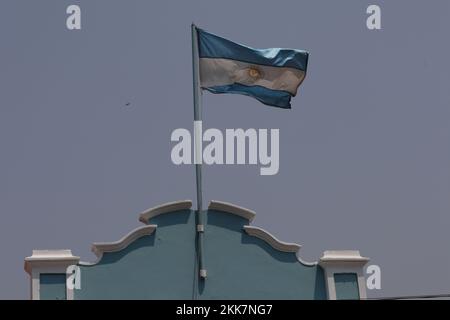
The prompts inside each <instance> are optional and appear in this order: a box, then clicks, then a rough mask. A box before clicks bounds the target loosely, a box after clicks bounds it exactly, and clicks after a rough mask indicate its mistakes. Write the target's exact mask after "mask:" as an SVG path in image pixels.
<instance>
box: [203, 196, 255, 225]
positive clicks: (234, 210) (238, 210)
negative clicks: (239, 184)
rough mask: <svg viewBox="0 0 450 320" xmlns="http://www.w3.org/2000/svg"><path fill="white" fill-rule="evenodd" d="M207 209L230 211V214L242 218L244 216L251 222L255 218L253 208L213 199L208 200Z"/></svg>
mask: <svg viewBox="0 0 450 320" xmlns="http://www.w3.org/2000/svg"><path fill="white" fill-rule="evenodd" d="M208 210H217V211H223V212H227V213H231V214H234V215H237V216H240V217H242V218H245V219H247V220H248V221H249V222H251V221H252V220H253V219H254V218H255V215H256V213H255V211H253V210H250V209H246V208H243V207H239V206H236V205H234V204H232V203H228V202H222V201H215V200H211V201H210V202H209V206H208Z"/></svg>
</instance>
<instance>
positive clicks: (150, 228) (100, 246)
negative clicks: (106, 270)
mask: <svg viewBox="0 0 450 320" xmlns="http://www.w3.org/2000/svg"><path fill="white" fill-rule="evenodd" d="M156 227H157V225H154V224H150V225H147V226H143V227H139V228H136V229H134V230H133V231H131V232H130V233H128V234H127V235H126V236H124V237H123V238H122V239H120V240H118V241H115V242H96V243H93V244H92V252H94V253H95V255H96V256H97V257H98V259H99V260H100V259H101V257H102V256H103V253H105V252H115V251H119V250H122V249H125V248H126V247H127V246H128V245H129V244H130V243H132V242H133V241H135V240H137V239H139V238H140V237H142V236H145V235H150V234H152V233H153V232H154V231H155V230H156Z"/></svg>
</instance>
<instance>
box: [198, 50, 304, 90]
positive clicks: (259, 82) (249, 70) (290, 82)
mask: <svg viewBox="0 0 450 320" xmlns="http://www.w3.org/2000/svg"><path fill="white" fill-rule="evenodd" d="M304 78H305V72H304V71H302V70H299V69H295V68H289V67H272V66H263V65H256V64H251V63H247V62H242V61H237V60H231V59H220V58H200V85H201V86H202V87H203V88H209V87H215V86H225V85H230V84H233V83H239V84H243V85H247V86H262V87H265V88H268V89H272V90H282V91H287V92H289V93H290V94H292V95H293V96H295V95H296V94H297V88H298V86H299V85H300V84H301V83H302V81H303V79H304Z"/></svg>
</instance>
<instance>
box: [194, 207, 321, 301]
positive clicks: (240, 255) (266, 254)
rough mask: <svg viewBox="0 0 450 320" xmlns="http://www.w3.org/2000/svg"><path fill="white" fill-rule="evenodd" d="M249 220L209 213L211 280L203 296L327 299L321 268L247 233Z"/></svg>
mask: <svg viewBox="0 0 450 320" xmlns="http://www.w3.org/2000/svg"><path fill="white" fill-rule="evenodd" d="M246 224H247V220H245V219H243V218H240V217H238V216H235V215H231V214H227V213H222V212H217V211H209V212H208V225H207V229H206V232H205V264H206V268H207V270H208V279H207V280H206V282H205V283H204V287H202V288H200V294H201V298H203V299H326V291H325V282H324V273H323V270H322V268H321V267H319V266H313V267H310V266H305V265H303V264H301V263H300V262H299V261H298V259H297V257H296V255H295V253H286V252H281V251H278V250H276V249H274V248H272V247H271V246H270V245H269V244H267V243H266V242H265V241H263V240H261V239H258V238H255V237H253V236H249V235H247V234H246V232H245V231H243V226H244V225H246Z"/></svg>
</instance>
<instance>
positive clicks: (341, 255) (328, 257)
mask: <svg viewBox="0 0 450 320" xmlns="http://www.w3.org/2000/svg"><path fill="white" fill-rule="evenodd" d="M369 260H370V259H369V258H366V257H362V256H361V254H360V253H359V251H358V250H328V251H325V252H324V253H323V255H322V257H321V258H320V260H319V264H320V265H321V266H337V265H360V266H363V265H365V264H366V263H367V262H368V261H369Z"/></svg>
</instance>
